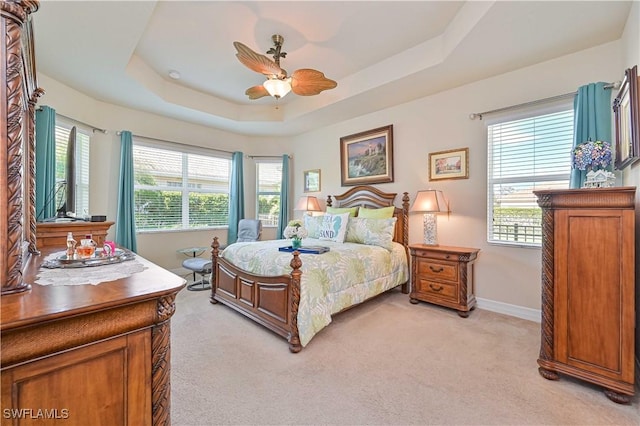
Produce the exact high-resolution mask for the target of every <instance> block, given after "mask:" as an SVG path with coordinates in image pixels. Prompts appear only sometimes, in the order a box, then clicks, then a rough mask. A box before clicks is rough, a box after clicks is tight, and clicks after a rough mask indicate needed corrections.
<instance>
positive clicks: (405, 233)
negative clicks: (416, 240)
mask: <svg viewBox="0 0 640 426" xmlns="http://www.w3.org/2000/svg"><path fill="white" fill-rule="evenodd" d="M402 217H403V223H402V240H403V241H404V244H403V245H404V252H405V253H406V255H407V259H409V193H408V192H403V193H402ZM402 293H404V294H409V282H408V281H407V282H406V283H404V284H402Z"/></svg>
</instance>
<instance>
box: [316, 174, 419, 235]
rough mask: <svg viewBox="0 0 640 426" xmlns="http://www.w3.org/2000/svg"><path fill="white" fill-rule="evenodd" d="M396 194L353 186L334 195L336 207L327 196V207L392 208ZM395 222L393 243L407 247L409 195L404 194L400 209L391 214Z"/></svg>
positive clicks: (368, 187) (363, 186)
mask: <svg viewBox="0 0 640 426" xmlns="http://www.w3.org/2000/svg"><path fill="white" fill-rule="evenodd" d="M396 195H398V194H397V193H391V192H383V191H380V190H379V189H377V188H374V187H373V186H368V185H360V186H354V187H353V188H351V189H350V190H348V191H347V192H345V193H344V194H341V195H334V198H335V199H336V205H335V206H334V205H333V200H332V198H331V195H329V196H327V206H329V207H367V208H373V209H377V208H380V207H388V206H394V205H395V204H393V202H394V200H395V198H396ZM393 216H394V217H395V218H396V219H397V220H396V229H395V232H394V234H393V241H395V242H397V243H400V244H402V245H403V246H405V247H407V246H408V245H409V193H408V192H404V193H403V196H402V208H400V207H397V206H396V208H395V210H394V212H393Z"/></svg>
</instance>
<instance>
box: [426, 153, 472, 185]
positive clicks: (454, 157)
mask: <svg viewBox="0 0 640 426" xmlns="http://www.w3.org/2000/svg"><path fill="white" fill-rule="evenodd" d="M468 178H469V148H460V149H452V150H449V151H440V152H432V153H429V180H444V179H468Z"/></svg>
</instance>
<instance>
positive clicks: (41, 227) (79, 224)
mask: <svg viewBox="0 0 640 426" xmlns="http://www.w3.org/2000/svg"><path fill="white" fill-rule="evenodd" d="M112 225H113V222H84V221H74V222H62V223H60V222H38V223H36V246H37V247H38V249H41V248H44V247H51V246H58V247H60V246H64V245H65V244H66V243H67V233H69V232H72V233H73V237H74V238H75V240H76V241H80V240H81V239H83V238H84V236H85V235H91V237H92V238H93V241H95V242H96V244H98V247H102V245H103V244H104V240H105V239H106V238H107V233H108V232H109V228H111V226H112Z"/></svg>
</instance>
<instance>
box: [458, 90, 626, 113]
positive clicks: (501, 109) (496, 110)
mask: <svg viewBox="0 0 640 426" xmlns="http://www.w3.org/2000/svg"><path fill="white" fill-rule="evenodd" d="M619 87H620V82H619V81H616V82H614V83H608V84H605V86H604V88H605V89H617V88H619ZM577 94H578V92H571V93H565V94H563V95H556V96H551V97H549V98H543V99H538V100H536V101H530V102H524V103H522V104H517V105H511V106H508V107H504V108H498V109H492V110H491V111H484V112H472V113H471V114H469V119H470V120H475V119H476V118H479V119H480V120H482V116H483V115H486V114H493V113H496V112H502V111H508V110H511V109H516V108H522V107H525V106H530V105H537V104H540V103H544V102H551V101H558V100H560V99H565V98H570V97H572V96H575V95H577Z"/></svg>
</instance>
